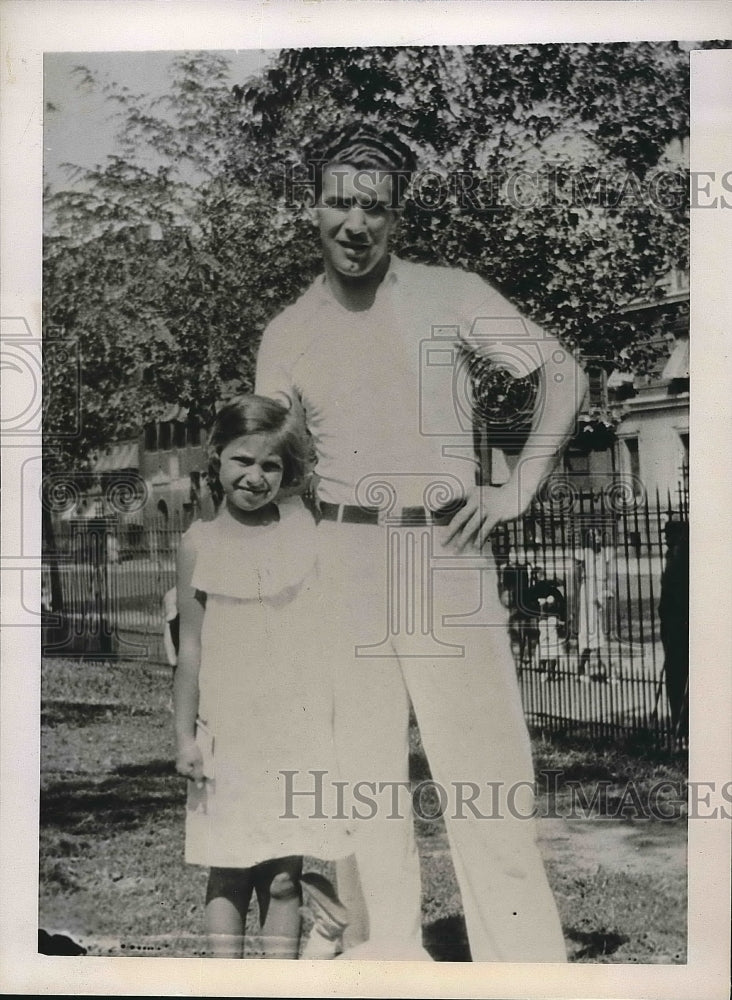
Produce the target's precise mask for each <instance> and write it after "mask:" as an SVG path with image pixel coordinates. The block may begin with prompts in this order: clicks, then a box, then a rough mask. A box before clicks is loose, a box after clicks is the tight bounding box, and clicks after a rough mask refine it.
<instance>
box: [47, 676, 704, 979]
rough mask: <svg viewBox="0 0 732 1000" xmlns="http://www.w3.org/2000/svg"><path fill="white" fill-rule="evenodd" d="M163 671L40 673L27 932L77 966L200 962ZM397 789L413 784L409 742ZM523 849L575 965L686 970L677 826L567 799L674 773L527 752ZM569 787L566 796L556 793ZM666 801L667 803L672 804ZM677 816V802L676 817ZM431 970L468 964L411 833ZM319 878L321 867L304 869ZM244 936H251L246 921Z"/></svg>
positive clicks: (448, 868) (645, 763)
mask: <svg viewBox="0 0 732 1000" xmlns="http://www.w3.org/2000/svg"><path fill="white" fill-rule="evenodd" d="M170 694H171V691H170V670H169V669H167V668H163V667H158V666H152V665H148V664H144V663H139V662H138V663H125V662H116V663H102V662H92V661H88V662H74V661H64V660H48V661H47V662H46V663H44V665H43V686H42V702H43V703H42V728H41V754H42V756H41V819H40V822H41V829H40V835H41V857H40V908H39V913H40V916H39V922H40V926H41V927H42V928H44V929H45V930H46V931H49V932H51V933H66V934H69V935H71V936H73V937H74V939H75V940H76V941H78V942H80V943H81V944H82V945H83V946H84V947H86V949H87V953H88V954H89V955H103V954H109V955H125V954H129V955H138V956H139V955H143V954H150V955H166V956H176V957H183V956H186V955H194V954H203V949H204V940H203V937H202V928H203V901H204V891H205V883H206V872H205V870H203V869H198V868H193V867H190V866H186V865H185V864H184V862H183V810H184V801H185V788H184V781H183V780H182V779H180V778H178V777H177V776H176V775H175V773H174V771H173V766H172V715H171V709H170ZM412 749H413V755H412V756H413V768H412V770H413V776H414V779H415V781H418V780H420V779H423V778H424V777H425V776H427V774H428V771H427V768H426V762H425V761H424V757H423V755H422V752H421V747H420V744H419V737H418V734H417V733H416V731H414V732H413V747H412ZM534 753H535V761H536V767H537V770H538V771H539V772H541V771H543V770H548V771H560V772H561V776H560V777H559V778H558V779H556V780H555V781H554V784H553V786H552V790H551V792H547V791H546V788H545V787H544V783H543V782H542V780H540V781H539V784H538V791H539V795H538V799H537V806H538V812H539V816H540V819H539V835H540V843H541V847H542V852H543V854H544V857H545V860H546V864H547V870H548V873H549V877H550V881H551V883H552V886H553V888H554V891H555V895H556V898H557V903H558V906H559V910H560V914H561V918H562V924H563V927H564V932H565V938H566V941H567V949H568V954H569V956H570V960H571V961H575V962H639V963H656V962H666V963H678V962H684V961H685V960H686V823H685V819H684V817H683V815H682V816H681V817H680V818H679V819H676V820H667V821H661V820H654V819H647V820H646V819H632V818H626V819H622V818H620V819H608V818H577V817H575V816H574V814H573V812H572V801H573V800H572V794H573V792H572V789H573V788H575V789H576V788H577V787H579V788H580V789H581V790H582V791H583V792H584V793H585V794H586V796H587V797H588V798H591V796H592V794H593V792H594V791H595V790H596V788H597V785H598V782H605V783H606V791H607V794H608V796H609V798H610V799H612V796H613V795H615V796H616V797H620V796H621V794H622V789H623V787H624V785H625V783H626V782H627V781H628V780H631V779H632V780H633V781H634V782H635V787H636V788H637V789H639V790H640V792H641V796H642V792H643V789H647V788H648V787H650V785H651V784H652V783H653V782H655V781H657V780H659V779H661V778H664V779H668V780H669V781H671V782H672V783H673V784H674V785H675V786H676V787H678V788H680V789H681V788H682V787H683V782H684V778H685V773H684V768H683V760H681V759H672V758H669V757H668V756H662V755H654V754H653V753H652V752H651V751H648V750H645V751H642V752H639V751H638V748H624V749H623V748H617V747H612V746H606V747H598V746H593V747H590V746H587V745H584V746H583V745H581V744H578V743H572V744H571V743H567V744H565V745H561V744H556V743H552V742H549V741H547V740H545V739H543V740H542V739H537V740H536V741H535V743H534ZM573 782H574V785H573V784H572V783H573ZM667 795H668V796H669V797H670V798H673V793H672V792H669V793H667ZM677 805H678V803H677ZM416 822H417V833H418V841H419V848H420V856H421V859H422V871H423V888H424V893H423V924H424V928H425V941H426V946H427V948H428V950H429V951H430V952H431V953H432V955H433V957H435V958H437V959H440V960H443V961H466V960H469V953H468V950H467V943H466V937H465V928H464V924H463V921H462V911H461V903H460V894H459V891H458V888H457V884H456V881H455V876H454V872H453V869H452V863H451V860H450V854H449V849H448V846H447V840H446V835H445V829H444V824H443V823H442V821H441V820H433V821H427V820H423V819H419V818H418V819H417V820H416ZM310 867H314V868H315V867H317V868H319V869H320V870H322V871H325V872H326V873H329V866H328V865H327V864H324V863H317V862H312V863H310ZM250 916H251V917H252V927H253V926H254V923H253V921H254V914H251V915H250Z"/></svg>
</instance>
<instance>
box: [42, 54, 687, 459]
mask: <svg viewBox="0 0 732 1000" xmlns="http://www.w3.org/2000/svg"><path fill="white" fill-rule="evenodd" d="M227 69H228V67H227V64H226V61H225V59H223V58H222V57H220V56H218V55H216V54H214V53H194V54H186V55H183V56H181V57H180V58H178V59H177V60H176V62H175V66H174V72H173V76H172V80H171V86H170V90H169V93H168V94H166V95H165V97H163V98H160V99H158V100H150V99H146V98H145V97H143V96H140V95H135V94H132V93H130V92H129V91H126V90H124V89H121V88H118V87H114V86H110V87H107V95H108V97H109V99H110V101H112V102H115V103H116V105H117V107H118V109H119V119H120V126H121V140H122V143H121V147H120V152H119V154H118V155H117V156H115V157H112V158H110V159H109V160H108V161H107V163H106V164H104V165H100V166H99V167H97V168H96V169H94V170H91V171H85V172H81V173H80V174H78V175H77V178H76V180H77V184H76V186H75V187H74V188H73V189H70V190H68V191H61V192H58V193H55V194H50V193H49V195H48V199H47V218H48V240H47V244H46V253H45V261H44V314H45V323H46V330H47V332H48V331H51V330H56V331H61V332H62V333H63V335H65V336H67V337H72V338H74V339H76V341H77V342H78V344H79V349H80V353H81V358H82V373H83V374H82V403H83V413H84V425H83V431H82V434H81V435H80V436H79V437H78V438H76V439H74V440H73V441H71V442H70V443H67V444H66V445H64V446H63V448H62V447H61V445H59V446H58V447H57V448H56V449H55V451H54V456H55V460H56V461H57V462H66V463H68V462H70V461H73V462H79V461H80V460H83V459H84V458H85V457H86V456H87V455H88V454H89V451H90V449H92V448H94V447H96V446H99V445H101V444H104V443H107V442H108V441H110V440H114V439H119V438H122V437H124V436H126V435H128V434H129V433H131V432H132V431H133V430H134V429H136V428H137V427H139V425H140V424H141V423H142V422H144V421H147V420H150V419H154V417H155V416H156V415H157V414H159V413H160V412H161V410H162V408H163V407H164V406H165V404H168V403H170V402H180V403H183V404H184V405H187V406H190V407H192V408H193V409H195V410H196V411H197V412H198V413H199V415H201V416H202V417H203V418H204V419H205V418H206V416H207V414H208V413H210V411H211V409H212V407H213V405H214V402H215V401H216V400H217V399H219V398H222V397H225V396H226V395H227V394H228V393H231V392H234V391H236V390H237V389H238V388H240V387H244V388H248V387H250V386H251V381H252V369H253V358H254V354H255V351H256V346H257V344H258V341H259V336H260V334H261V331H262V329H263V328H264V325H265V324H266V322H267V321H268V320H269V319H270V318H271V317H272V316H273V315H274V314H276V313H277V312H278V311H279V310H280V309H281V308H282V307H283V306H284V305H285V304H287V303H288V302H290V301H292V300H293V299H294V298H295V297H296V295H297V294H298V293H299V292H300V291H301V290H302V289H303V288H304V287H305V285H306V284H307V283H308V282H309V281H310V280H311V279H312V277H313V275H314V274H315V273H316V271H317V269H318V268H319V254H318V249H317V246H316V243H315V241H314V240H313V234H312V229H311V227H310V226H309V224H308V223H307V221H306V220H305V218H304V214H303V212H301V211H299V210H298V202H299V196H298V194H297V192H298V191H300V190H301V188H293V181H297V180H303V179H306V173H305V171H304V166H303V165H304V164H305V163H306V161H307V158H308V157H309V156H310V155H312V154H314V153H315V151H316V146H315V143H314V142H310V141H309V138H310V137H314V136H315V135H316V134H320V133H323V132H326V131H328V130H331V131H333V132H335V131H337V130H338V129H340V128H342V127H343V126H344V125H345V124H347V123H349V122H350V121H352V120H353V119H355V118H359V119H362V120H366V121H371V122H378V123H381V122H384V121H387V120H388V121H391V122H396V123H397V125H398V128H399V129H400V130H401V131H402V132H403V133H404V134H405V136H406V137H408V138H409V140H410V142H411V143H412V144H413V145H414V147H415V149H416V151H417V152H418V154H419V157H420V163H421V167H422V173H421V175H420V176H419V177H418V179H417V183H416V184H415V187H414V189H413V191H412V193H411V195H410V196H409V199H408V202H407V206H406V210H405V214H404V219H403V223H402V225H401V227H400V230H399V232H398V237H397V250H398V252H401V253H402V254H404V255H405V256H408V257H410V258H412V259H418V260H423V261H427V262H433V263H446V264H451V265H455V266H461V267H465V268H469V269H470V270H474V271H477V272H478V273H480V274H483V275H484V276H485V277H486V278H488V279H489V280H491V281H493V282H494V283H496V284H497V285H498V286H499V287H500V288H501V289H502V290H503V291H504V292H505V293H506V294H507V295H508V296H509V297H510V298H512V299H513V300H514V301H516V302H517V304H519V305H520V306H521V307H522V308H523V309H524V310H525V311H526V312H527V313H528V314H529V315H531V316H532V317H534V318H536V319H537V320H538V321H539V322H541V323H543V324H545V325H546V326H547V327H548V328H549V329H550V330H551V331H553V332H554V333H556V334H557V335H558V336H560V338H562V339H563V340H564V342H565V343H567V344H568V345H569V346H573V347H577V348H579V349H580V350H581V352H582V353H583V354H584V355H585V357H588V358H594V359H596V363H605V364H606V365H607V366H612V365H614V364H621V365H628V366H629V365H636V366H637V364H638V363H639V360H640V362H641V363H646V361H647V360H648V359H645V358H644V351H645V348H643V347H642V345H643V343H644V342H645V339H646V338H644V337H643V336H642V332H643V331H642V330H641V329H640V328H639V326H638V325H637V323H636V322H635V321H633V319H632V318H630V317H629V316H623V315H621V311H622V307H623V306H624V305H625V304H626V303H628V302H629V301H630V300H632V299H634V298H637V297H639V296H643V295H649V294H653V289H654V286H655V283H656V281H657V280H658V278H659V277H660V276H662V275H663V274H664V273H665V272H666V271H667V270H668V269H669V267H670V266H671V265H672V264H673V265H675V266H679V267H684V266H685V264H686V256H687V239H688V219H687V213H686V206H685V191H686V188H685V184H684V183H683V167H684V163H683V158H681V159H678V160H677V161H673V159H672V158H670V154H669V153H668V150H669V148H671V147H670V146H669V144H670V143H672V140H674V138H678V137H683V136H685V135H686V133H687V131H688V53H687V52H685V51H683V50H682V49H680V48H679V46H677V45H676V44H675V43H617V44H602V45H564V44H554V45H517V46H497V47H487V46H474V47H463V48H455V47H451V48H447V47H442V46H427V47H411V48H384V47H376V48H339V49H327V48H326V49H297V50H292V49H291V50H283V51H282V52H281V53H280V54H279V55H278V56H277V57H276V59H275V60H274V61H273V62H272V63H271V64H270V65H269V66H268V67H267V68H265V70H264V71H263V72H262V73H261V75H259V76H258V77H256V78H253V79H251V80H249V81H242V83H241V85H237V86H236V87H234V88H233V91H232V90H231V88H230V87H229V84H228V77H227ZM80 79H81V80H82V82H85V83H88V82H90V81H89V80H88V75H85V71H84V70H80ZM304 137H306V138H305V139H304ZM664 169H665V170H666V171H667V173H665V174H663V175H662V176H663V177H665V178H666V181H665V183H666V186H667V187H666V195H667V197H666V201H667V203H668V204H667V205H664V204H663V203H662V200H661V199H660V198H658V197H655V198H649V197H648V196H647V192H648V190H649V185H650V184H651V182H652V181H653V178H654V172H655V173H656V174H658V172H659V171H663V170H664ZM426 170H429V173H426V172H425V171H426ZM675 177H677V178H678V180H679V183H678V184H676V186H674V178H675ZM646 353H647V351H646ZM69 377H71V376H70V373H69V371H68V370H65V369H64V368H63V366H60V367H59V368H57V369H54V374H53V376H52V377H49V379H48V384H47V386H48V388H49V389H50V390H52V391H51V396H52V399H51V403H52V405H51V406H50V407H49V410H48V420H49V426H52V425H53V423H54V421H55V422H56V424H57V425H60V424H63V421H64V405H65V401H66V396H65V395H64V393H63V385H64V384H65V383H64V380H65V379H68V378H69ZM503 382H505V380H503ZM503 382H502V381H501V380H500V378H499V379H498V381H497V382H496V385H497V386H498V388H499V389H500V388H501V386H503V388H504V389H505V388H506V387H505V385H503ZM496 391H498V390H496ZM486 394H487V395H488V396H490V390H489V389H485V390H484V393H483V401H484V403H485V406H486V409H487V410H491V408H493V409H495V402H496V398H497V396H496V395H495V393H494V398H493V400H492V402H491V399H489V398H487V397H486ZM508 395H511V392H509V393H508Z"/></svg>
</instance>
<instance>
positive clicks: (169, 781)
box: [40, 760, 185, 836]
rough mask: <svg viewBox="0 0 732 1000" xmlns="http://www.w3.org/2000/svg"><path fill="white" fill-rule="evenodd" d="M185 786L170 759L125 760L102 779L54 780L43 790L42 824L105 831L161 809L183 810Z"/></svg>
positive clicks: (126, 826) (73, 830)
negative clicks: (128, 763) (139, 761)
mask: <svg viewBox="0 0 732 1000" xmlns="http://www.w3.org/2000/svg"><path fill="white" fill-rule="evenodd" d="M184 801H185V786H184V782H183V780H182V779H179V778H177V777H176V775H175V771H174V768H173V764H172V762H170V761H167V760H165V761H163V760H155V761H150V762H149V763H147V764H141V765H123V766H121V767H119V768H117V770H116V772H115V773H114V775H112V776H110V777H106V778H103V779H102V780H100V781H94V780H93V779H89V778H86V779H84V780H71V781H57V782H54V783H53V784H50V785H49V786H48V787H47V788H45V789H44V790H43V791H42V793H41V808H40V823H41V826H42V827H56V828H57V829H61V830H64V831H66V832H68V833H84V834H90V835H94V834H101V835H103V836H109V835H111V834H112V833H115V834H116V833H119V832H120V831H122V830H132V829H134V828H136V827H138V826H140V825H141V824H142V823H144V822H145V821H147V820H149V819H150V817H151V816H157V817H159V816H160V814H161V812H162V810H165V809H168V808H171V809H179V808H180V809H182V807H183V803H184Z"/></svg>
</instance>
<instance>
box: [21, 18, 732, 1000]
mask: <svg viewBox="0 0 732 1000" xmlns="http://www.w3.org/2000/svg"><path fill="white" fill-rule="evenodd" d="M357 6H358V4H353V5H350V6H349V8H348V9H349V10H350V9H353V10H354V11H355V8H356V7H357ZM414 6H417V4H414ZM617 6H618V7H620V6H623V5H617ZM339 9H340V11H341V16H344V15H345V12H346V7H345V6H344V5H340V6H339ZM729 47H732V41H729V40H727V39H725V38H724V37H721V38H720V37H716V36H712V34H709V33H706V34H705V33H701V34H700V36H699V37H690V36H689V35H686V36H685V37H683V38H681V37H679V38H675V39H666V40H663V39H659V40H652V39H643V38H637V39H633V40H608V41H591V40H590V41H578V40H571V41H557V40H537V41H508V42H505V43H504V42H500V41H490V42H486V43H481V42H470V43H465V44H453V43H450V44H437V43H431V44H406V43H405V44H389V45H383V44H364V45H352V44H343V45H325V44H323V45H294V46H293V45H286V46H285V45H283V46H266V47H254V46H253V45H251V44H250V45H248V46H247V47H244V48H233V47H232V48H225V47H221V46H219V47H216V48H214V47H210V46H204V47H191V46H185V47H181V48H178V49H171V48H170V47H168V48H166V49H165V50H162V49H155V48H150V49H147V50H131V49H127V50H124V49H119V50H114V49H109V50H106V51H102V50H101V49H100V50H93V49H89V48H85V49H83V50H82V49H78V50H75V49H73V47H71V46H69V45H66V46H64V47H63V49H62V48H59V49H58V50H56V51H52V50H48V51H44V53H43V130H42V136H43V190H42V192H40V191H39V201H40V199H41V198H42V229H43V241H42V262H41V261H39V262H37V263H38V267H39V268H41V267H42V312H41V314H40V319H41V331H42V339H43V359H42V387H43V388H42V403H41V407H40V411H39V413H38V414H35V415H34V416H33V417H32V419H37V420H38V421H39V428H40V433H41V434H42V449H39V450H38V454H37V456H36V457H35V458H34V460H33V461H31V459H30V458H29V459H28V460H27V462H26V465H25V466H24V467H23V473H22V475H23V476H25V477H30V478H28V479H25V480H23V481H22V482H21V486H22V488H23V490H26V489H28V486H27V483H31V484H32V489H33V492H34V495H35V497H36V498H37V500H38V501H39V502H38V508H37V510H38V517H37V524H36V526H35V528H34V529H33V530H34V531H35V533H36V534H37V535H38V536H39V539H40V547H39V552H40V565H39V569H38V572H37V573H36V577H35V585H36V586H38V587H39V589H40V598H39V600H40V604H39V606H38V612H37V614H36V622H35V624H36V629H37V632H38V634H39V638H40V649H39V654H40V656H39V659H40V664H39V704H38V714H39V718H40V730H39V735H40V760H39V763H40V783H39V814H38V838H39V839H38V854H37V857H38V897H37V907H38V943H37V951H38V953H39V954H40V955H43V956H76V957H78V958H79V959H84V960H86V959H91V958H94V957H97V958H100V957H103V958H116V959H140V958H149V959H153V958H191V959H206V960H209V959H210V960H213V959H222V958H224V959H244V960H253V959H254V960H258V959H270V960H271V959H279V960H298V961H300V962H301V963H303V962H304V963H309V964H308V965H307V966H305V968H309V969H311V970H315V971H314V973H313V974H315V975H319V974H322V975H325V973H324V972H318V970H322V969H323V968H325V967H321V966H320V964H319V963H321V962H323V961H337V962H339V965H338V966H337V967H335V968H337V969H339V970H340V969H341V968H343V967H344V963H348V962H349V961H350V962H359V963H360V962H371V963H384V962H390V963H414V962H417V963H492V964H493V967H498V966H499V965H500V964H501V963H516V964H520V965H521V966H522V967H523V966H524V965H527V966H532V967H533V966H536V968H535V969H533V973H534V974H535V975H537V976H538V978H537V980H536V982H537V983H538V982H540V981H541V977H542V975H543V972H542V969H545V971H546V972H547V975H548V974H549V966H550V965H551V967H552V969H553V968H554V967H556V966H560V967H563V966H569V965H571V966H578V967H579V966H582V967H587V966H597V965H603V966H630V965H633V966H653V967H660V966H667V967H684V966H686V965H687V963H688V962H689V961H690V953H689V924H688V919H689V907H690V902H689V900H690V893H691V894H692V895H693V894H694V892H695V891H697V890H695V888H694V884H693V882H692V881H691V880H690V875H689V837H690V829H691V828H693V827H694V825H695V824H697V823H698V821H704V820H711V819H712V818H719V819H720V820H723V819H725V818H726V819H729V818H730V817H732V807H731V805H730V803H731V802H732V794H730V791H731V789H732V783H728V784H727V785H718V784H717V783H716V782H712V781H711V780H709V781H700V780H699V781H695V780H690V779H694V778H701V777H704V776H703V775H699V773H698V772H697V771H692V773H691V774H690V771H689V757H690V754H693V753H694V746H693V733H694V732H695V730H693V728H691V729H690V715H691V716H692V717H693V711H692V712H691V713H690V686H691V688H692V689H693V686H694V683H695V681H694V667H690V654H689V650H690V560H691V562H692V563H693V560H694V559H695V558H699V554H698V552H697V551H696V550H695V551H694V553H692V554H690V548H694V546H690V537H691V538H692V540H693V538H694V534H693V532H692V531H690V524H691V523H693V516H694V506H695V504H696V503H697V500H698V495H699V492H700V491H701V492H703V491H704V484H702V483H699V482H697V481H696V479H695V478H694V477H693V476H692V475H690V467H691V465H692V464H693V463H692V461H691V458H690V455H691V448H692V444H691V442H690V405H691V399H692V390H691V381H692V377H691V366H690V341H691V339H693V338H691V337H690V327H693V323H691V322H690V297H691V293H692V290H693V289H692V284H691V282H690V268H691V254H690V213H691V211H693V210H694V209H698V208H702V207H707V208H712V207H713V205H712V202H713V201H714V200H715V199H716V200H717V202H719V201H720V200H721V201H724V199H725V196H726V198H727V200H728V204H727V205H726V207H732V164H730V173H729V174H726V175H721V176H717V175H716V174H713V173H712V172H711V171H709V172H708V173H707V175H704V174H703V173H702V172H700V171H698V170H694V171H692V170H690V138H691V135H692V120H691V116H690V67H691V60H692V53H693V52H697V51H711V50H720V49H725V48H729ZM3 316H4V317H5V316H6V312H5V311H4V312H3ZM8 322H9V321H7V320H6V319H4V320H3V323H4V324H7V323H8ZM31 322H32V321H31ZM12 324H13V326H12V331H11V332H10V334H9V335H8V336H7V337H6V336H5V333H4V340H3V355H4V356H5V354H6V351H7V350H10V352H11V354H12V352H13V351H14V352H15V354H17V358H20V354H21V353H22V352H25V353H26V354H28V356H30V355H31V354H33V350H34V349H35V348H36V347H37V346H38V345H37V344H34V343H33V337H34V336H35V335H36V332H35V331H34V330H31V328H30V326H29V322H28V320H27V319H24V318H23V317H19V316H16V317H14V318H13V320H12ZM7 345H9V348H8V347H7ZM19 352H20V353H19ZM15 354H13V357H15ZM34 357H35V356H34ZM39 357H40V355H39ZM11 361H12V357H11ZM13 363H14V364H16V368H15V369H13V368H12V365H11V366H10V367H11V369H12V370H13V371H16V370H17V371H20V370H21V361H19V360H17V359H16V361H15V362H13ZM695 370H696V369H695ZM18 398H19V399H20V400H21V402H22V394H21V395H20V396H19V397H18ZM24 407H25V408H23V407H21V408H20V409H18V411H17V414H16V413H15V411H13V414H12V415H11V418H10V422H8V420H6V418H5V417H4V418H3V422H4V433H6V432H7V430H6V425H7V428H9V431H10V434H11V435H12V434H18V435H20V434H22V433H24V432H25V430H26V429H27V428H26V425H27V424H28V421H29V419H31V417H29V412H30V404H28V405H25V404H24ZM13 421H15V424H13ZM23 421H25V423H23ZM17 428H19V430H18V429H17ZM707 433H709V431H708V428H702V427H699V426H698V425H697V424H694V429H693V435H692V436H693V437H694V442H693V447H694V448H696V447H697V435H699V437H703V436H704V435H705V434H707ZM722 433H723V432H722ZM17 440H18V441H22V439H21V438H20V437H18V439H17ZM7 442H8V438H7V437H6V439H5V442H4V447H5V444H6V443H7ZM13 443H14V442H13V441H12V440H11V441H10V444H11V445H13ZM700 446H703V442H701V444H700ZM29 470H30V471H29ZM26 586H27V587H28V594H29V595H30V592H31V589H32V587H33V586H34V585H33V584H30V583H27V584H26ZM33 600H34V598H33V597H31V596H28V597H27V600H26V599H24V603H23V606H24V607H25V606H30V605H32V604H33ZM35 600H36V601H37V600H38V598H35ZM28 602H30V603H28ZM691 648H692V650H693V649H694V642H693V636H691ZM692 658H693V657H692ZM718 666H720V667H721V665H718ZM710 724H711V723H710ZM720 725H721V726H726V725H728V722H723V721H721V720H720ZM701 786H704V787H701ZM545 967H546V968H545ZM273 968H274V967H273ZM404 968H405V969H406V968H407V966H406V965H405V966H404ZM409 968H410V969H411V968H412V966H411V965H410V966H409ZM416 968H417V969H418V970H419V972H418V974H419V975H422V976H427V975H428V972H427V970H428V969H429V968H430V967H429V966H424V967H423V966H417V967H416ZM662 974H663V973H661V975H662ZM263 975H264V973H260V975H259V980H258V981H259V982H261V981H262V976H263ZM180 992H183V990H180ZM241 995H247V993H246V992H245V991H242V993H241ZM356 995H357V994H356ZM486 995H492V994H486ZM557 995H559V994H557Z"/></svg>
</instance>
